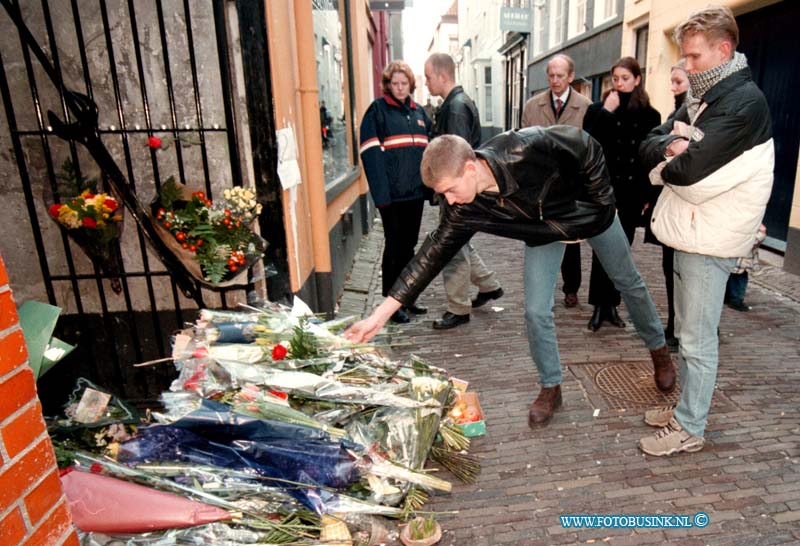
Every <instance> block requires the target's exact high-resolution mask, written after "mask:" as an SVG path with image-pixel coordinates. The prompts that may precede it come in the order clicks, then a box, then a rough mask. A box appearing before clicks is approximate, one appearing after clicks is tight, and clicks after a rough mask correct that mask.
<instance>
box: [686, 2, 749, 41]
mask: <svg viewBox="0 0 800 546" xmlns="http://www.w3.org/2000/svg"><path fill="white" fill-rule="evenodd" d="M695 34H703V35H705V37H706V39H707V40H708V41H709V42H718V41H720V40H727V41H729V42H730V43H731V44H732V45H733V48H732V49H734V50H735V49H736V46H738V45H739V26H738V25H737V24H736V19H735V18H734V16H733V12H732V11H731V10H730V9H728V8H726V7H723V6H709V7H707V8H706V9H704V10H700V11H696V12H694V13H693V14H691V15H690V16H689V18H688V19H686V20H685V21H684V22H683V23H681V24H680V25H678V26H677V27H676V28H675V32H673V35H672V37H673V38H674V40H675V42H676V43H677V44H678V45H679V46H680V45H681V44H682V43H683V40H684V39H686V38H687V37H689V36H693V35H695Z"/></svg>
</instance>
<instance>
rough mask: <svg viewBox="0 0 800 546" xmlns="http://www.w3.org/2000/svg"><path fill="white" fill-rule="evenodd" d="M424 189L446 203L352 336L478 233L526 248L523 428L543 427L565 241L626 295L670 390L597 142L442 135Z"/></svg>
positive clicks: (427, 165) (552, 381)
mask: <svg viewBox="0 0 800 546" xmlns="http://www.w3.org/2000/svg"><path fill="white" fill-rule="evenodd" d="M422 178H423V181H424V183H425V184H426V185H427V186H429V187H430V188H431V189H433V190H434V191H436V192H437V193H440V194H442V195H443V196H444V197H445V200H446V203H443V204H442V206H443V207H444V213H443V215H442V220H441V222H440V224H439V227H438V228H437V229H436V230H435V231H434V232H433V233H431V234H430V235H429V236H428V238H427V239H426V240H425V242H424V243H423V245H422V248H420V250H419V251H418V252H417V254H416V256H414V258H413V259H412V260H411V261H410V262H409V263H408V265H407V266H406V268H405V269H404V270H403V272H402V273H401V275H400V277H399V278H398V280H397V281H396V282H395V284H394V286H393V287H392V289H391V290H390V291H389V296H388V297H387V298H386V299H385V300H384V301H383V303H381V304H380V305H379V306H378V307H377V308H376V309H375V311H374V312H373V313H372V315H370V317H368V318H366V319H364V320H362V321H361V322H358V323H356V324H354V325H353V326H352V327H351V328H350V329H349V330H348V331H347V332H346V334H345V335H346V336H347V337H348V338H349V339H352V340H354V341H357V342H360V341H364V340H368V339H370V338H372V337H373V336H374V335H375V334H376V333H377V332H378V330H380V328H381V327H382V326H383V324H384V323H385V322H386V320H387V319H388V318H389V317H390V316H391V315H392V313H394V311H395V310H397V309H398V308H400V306H401V305H403V304H404V303H406V302H413V301H414V300H415V299H416V297H417V295H418V294H419V293H420V292H421V291H422V290H423V289H424V288H425V287H426V286H427V285H428V284H429V283H430V282H431V281H432V280H433V279H434V278H435V277H436V275H437V274H438V273H439V271H440V270H441V269H442V267H444V265H445V264H446V263H447V262H448V260H450V258H451V257H452V256H453V254H455V253H456V252H457V251H458V250H459V249H460V248H461V247H462V246H463V245H464V244H466V243H467V242H468V241H469V240H470V238H471V237H472V236H473V235H474V234H475V233H476V232H478V231H483V232H486V233H490V234H493V235H499V236H503V237H510V238H513V239H520V240H522V241H525V243H526V247H525V271H524V276H525V298H526V301H525V318H526V321H527V333H528V342H529V344H530V350H531V355H532V357H533V361H534V363H535V364H536V367H537V369H538V371H539V381H540V383H541V387H542V388H541V391H540V393H539V396H538V397H537V398H536V400H535V401H534V402H533V404H531V407H530V410H529V413H528V424H529V425H530V426H531V427H536V426H542V425H545V424H547V422H548V421H549V420H550V418H551V417H552V415H553V411H554V410H555V409H557V408H558V407H559V406H560V405H561V379H562V376H561V360H560V357H559V353H558V342H557V340H556V333H555V323H554V320H553V298H554V293H555V286H556V280H557V276H558V271H559V268H560V265H561V259H562V257H563V255H564V245H563V244H562V242H564V241H574V240H577V239H586V240H587V242H588V243H589V245H590V246H591V247H592V248H593V249H594V251H595V252H596V253H597V255H598V257H599V259H600V261H601V263H602V264H603V267H604V268H606V271H607V272H608V274H609V276H610V277H611V279H612V280H613V281H614V285H615V286H616V288H617V289H618V290H619V291H620V292H621V293H622V297H623V299H624V301H625V305H626V307H627V308H628V311H629V313H630V314H631V318H632V320H633V324H634V326H635V327H636V331H637V333H638V334H639V336H640V337H641V338H642V340H643V341H644V342H645V344H646V345H647V347H648V349H650V354H651V357H652V359H653V366H654V371H655V374H654V375H655V382H656V385H657V386H658V388H659V389H661V390H662V391H665V392H669V391H671V390H672V389H673V388H674V386H675V369H674V367H673V364H672V359H671V357H670V354H669V350H668V349H667V346H666V343H665V340H664V330H663V328H662V326H661V321H660V320H659V317H658V313H657V312H656V308H655V306H654V305H653V301H652V299H651V298H650V294H649V292H648V291H647V287H646V286H645V284H644V281H643V280H642V277H641V275H639V272H638V271H637V270H636V267H635V266H634V264H633V260H632V258H631V251H630V247H629V245H628V240H627V238H626V236H625V233H624V232H623V230H622V227H621V225H620V223H619V219H618V218H617V216H616V212H615V207H614V191H613V189H612V188H611V185H610V182H609V175H608V170H607V169H606V166H605V160H604V158H603V152H602V149H601V147H600V145H599V144H598V143H597V141H595V140H594V139H592V138H591V137H590V136H589V135H588V134H587V133H585V132H583V131H582V130H580V129H577V128H575V127H569V126H564V125H557V126H553V127H548V128H542V127H531V128H527V129H523V130H519V131H509V132H506V133H502V134H500V135H498V136H496V137H495V138H493V139H491V140H490V141H488V142H487V143H486V144H484V145H483V146H482V147H481V148H479V149H477V150H474V151H473V150H472V148H471V147H470V146H469V144H468V143H467V142H466V141H465V140H464V139H462V138H459V137H456V136H451V135H445V136H441V137H439V138H437V139H435V140H434V141H433V142H431V143H430V144H429V145H428V148H427V149H426V150H425V154H424V155H423V159H422Z"/></svg>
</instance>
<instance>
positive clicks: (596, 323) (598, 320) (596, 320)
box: [588, 305, 603, 332]
mask: <svg viewBox="0 0 800 546" xmlns="http://www.w3.org/2000/svg"><path fill="white" fill-rule="evenodd" d="M602 324H603V308H602V307H600V306H599V305H595V306H594V312H593V313H592V318H590V319H589V326H588V327H589V330H591V331H592V332H596V331H598V330H599V329H600V326H601V325H602Z"/></svg>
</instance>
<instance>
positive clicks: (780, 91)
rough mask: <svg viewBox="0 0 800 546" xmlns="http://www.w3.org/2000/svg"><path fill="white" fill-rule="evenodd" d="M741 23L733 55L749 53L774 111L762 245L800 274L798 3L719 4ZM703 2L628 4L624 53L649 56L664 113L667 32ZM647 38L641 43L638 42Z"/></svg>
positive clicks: (727, 0) (735, 0)
mask: <svg viewBox="0 0 800 546" xmlns="http://www.w3.org/2000/svg"><path fill="white" fill-rule="evenodd" d="M718 4H721V5H725V6H727V7H729V8H731V10H732V11H733V13H734V15H735V16H736V21H737V23H738V25H739V32H740V40H739V47H738V51H741V52H742V53H744V54H745V55H746V56H747V60H748V64H749V65H750V69H751V71H752V73H753V79H754V80H755V82H756V83H757V84H758V86H759V87H760V88H761V90H762V91H763V92H764V95H765V96H766V98H767V102H768V103H769V107H770V112H771V114H772V128H773V137H774V139H775V180H774V183H773V188H772V196H771V198H770V201H769V204H768V205H767V212H766V214H765V217H764V224H765V225H766V226H767V234H768V238H767V241H766V242H765V245H766V246H768V247H769V248H772V249H774V250H777V251H779V252H784V253H785V257H784V268H785V269H787V270H789V271H792V272H795V273H800V184H798V155H799V154H798V151H799V150H800V131H798V130H797V127H798V126H800V104H798V103H797V101H796V100H793V99H792V98H791V97H793V96H794V95H795V92H796V90H797V89H798V88H800V57H798V55H797V51H798V47H800V39H798V35H797V31H796V28H795V27H796V22H797V21H798V20H800V3H798V2H793V1H790V0H783V1H764V0H720V1H719V2H718ZM706 5H707V2H705V1H703V0H683V1H680V2H676V1H672V0H627V1H626V3H625V14H624V22H623V25H622V54H623V55H635V54H637V52H644V54H645V55H646V66H647V79H646V89H647V92H648V94H649V95H650V97H651V99H652V100H653V103H654V106H655V107H656V108H658V109H659V110H660V111H661V114H662V116H665V115H666V114H668V113H669V112H670V111H671V110H672V107H673V102H672V95H671V93H670V91H669V78H670V69H671V67H672V66H673V65H674V64H675V63H676V62H677V61H678V59H679V57H680V51H679V50H678V47H677V45H676V44H675V43H674V42H673V41H672V31H673V30H674V28H675V27H676V26H677V25H678V24H679V23H680V22H681V21H682V20H684V19H685V18H686V17H687V16H688V15H689V14H690V13H691V12H693V11H695V10H698V9H702V8H704V7H706ZM643 40H644V43H643Z"/></svg>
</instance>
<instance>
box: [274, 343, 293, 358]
mask: <svg viewBox="0 0 800 546" xmlns="http://www.w3.org/2000/svg"><path fill="white" fill-rule="evenodd" d="M288 352H289V351H287V350H286V347H284V346H283V345H281V344H278V345H275V346H274V347H273V348H272V360H283V359H284V358H286V354H287V353H288Z"/></svg>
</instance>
